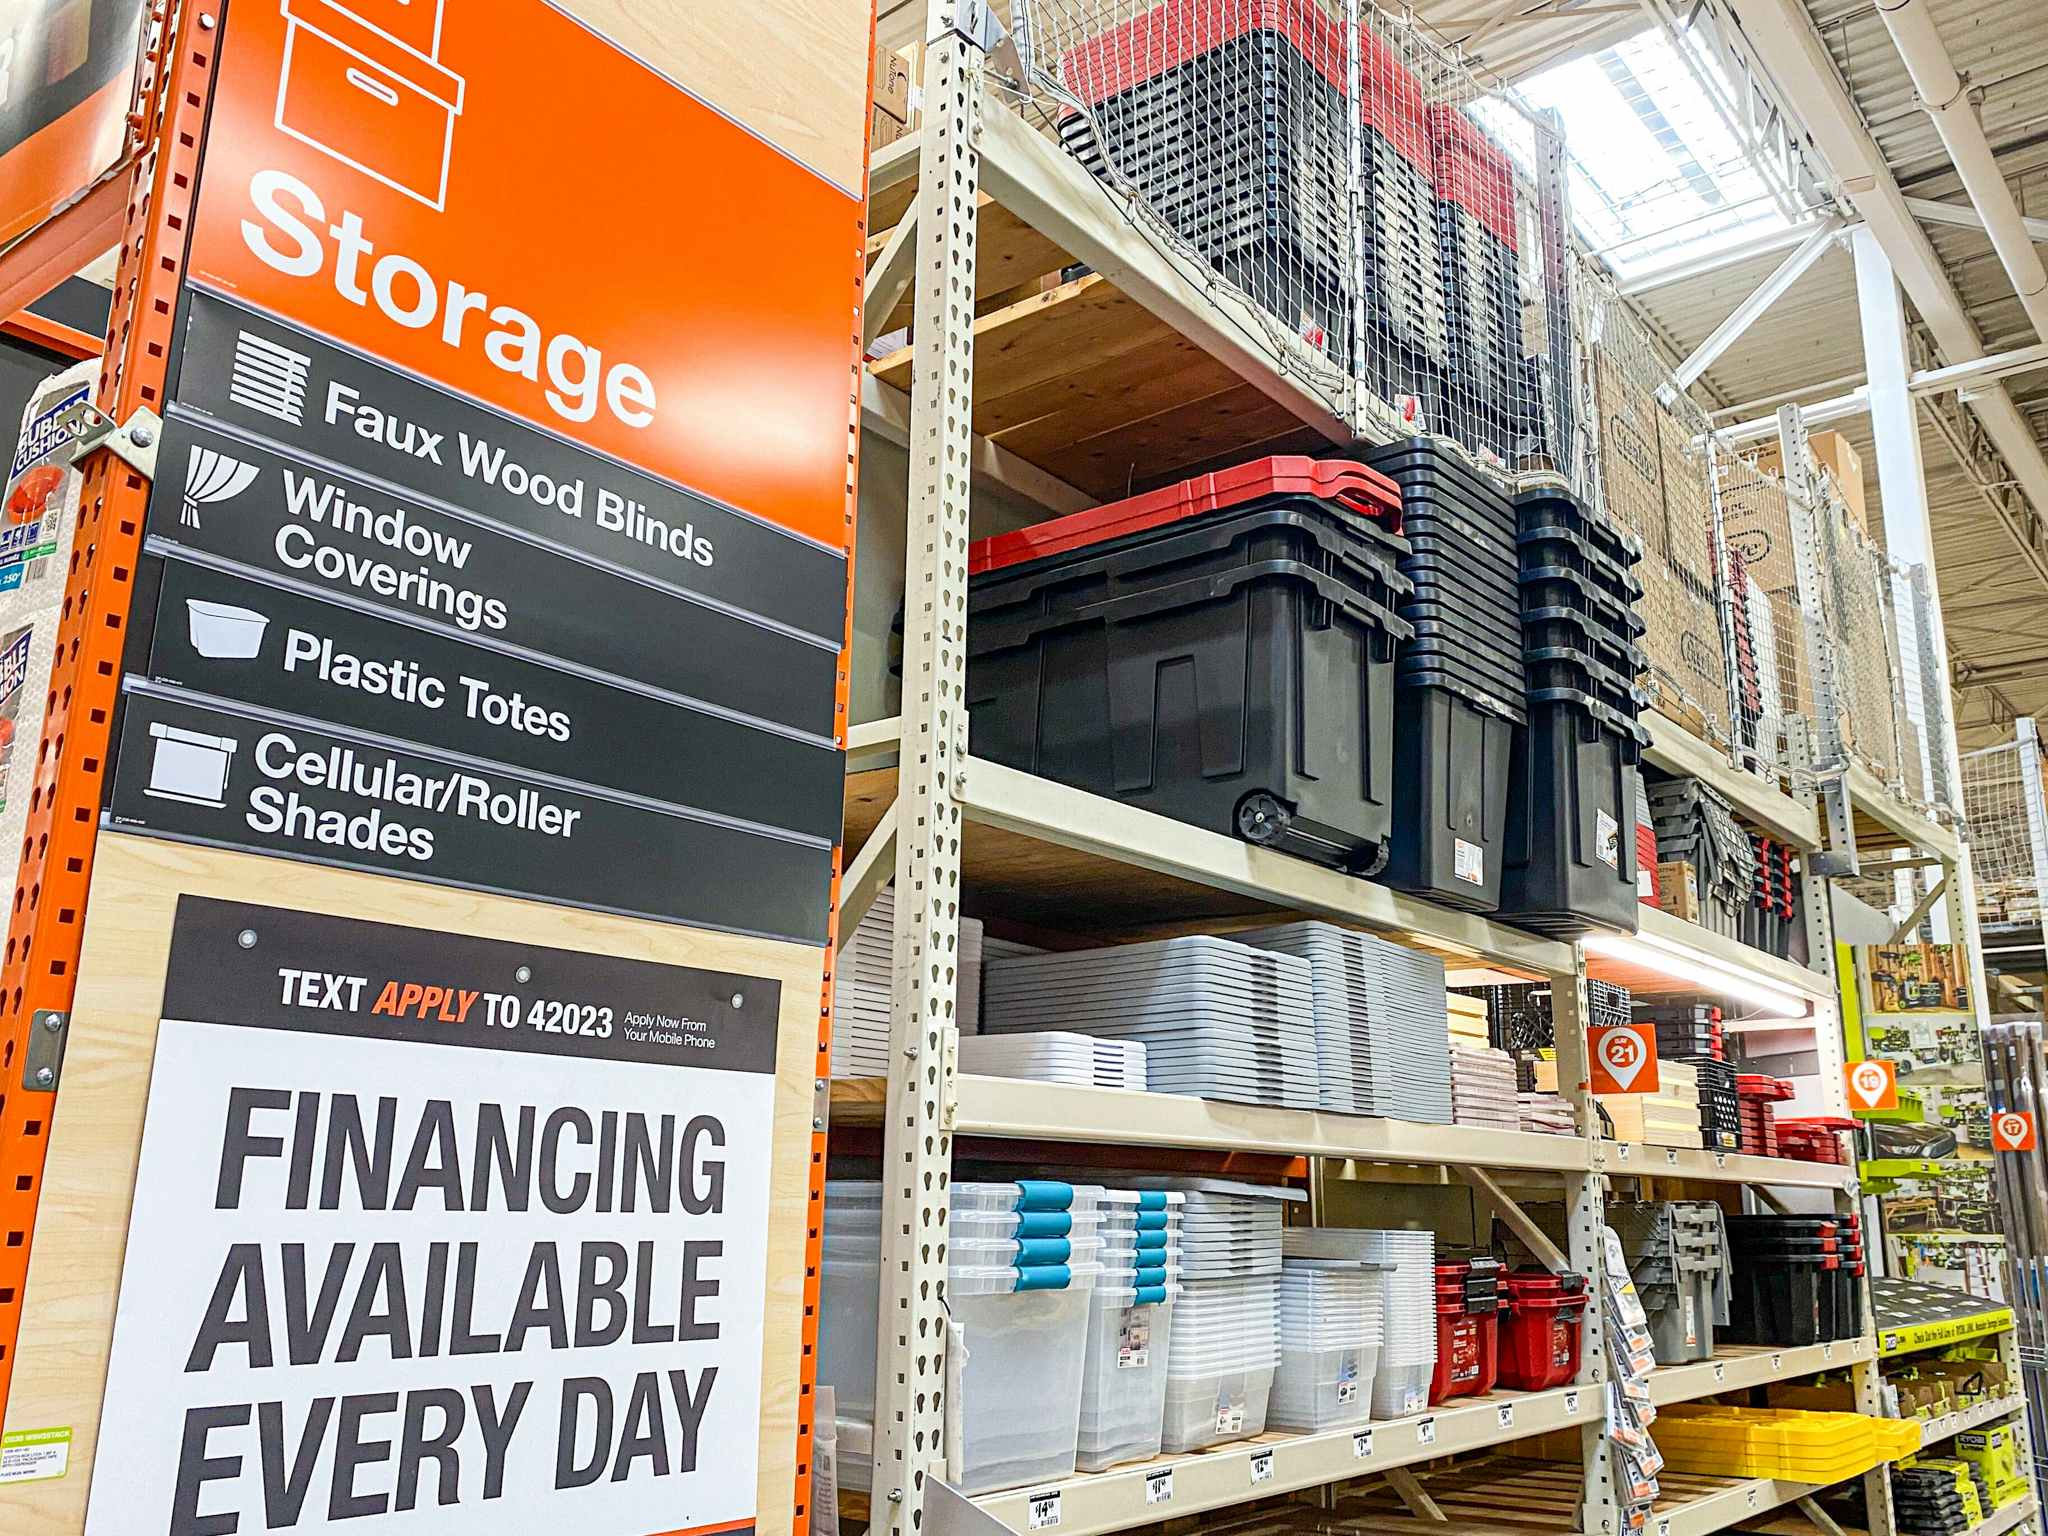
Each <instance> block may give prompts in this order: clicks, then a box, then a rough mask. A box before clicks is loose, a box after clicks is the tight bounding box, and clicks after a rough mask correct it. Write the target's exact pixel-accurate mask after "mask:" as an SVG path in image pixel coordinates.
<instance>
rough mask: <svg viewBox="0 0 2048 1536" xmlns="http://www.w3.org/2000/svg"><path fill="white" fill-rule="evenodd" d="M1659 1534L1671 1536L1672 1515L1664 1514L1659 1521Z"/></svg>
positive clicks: (1658, 1535) (1659, 1535) (1660, 1535)
mask: <svg viewBox="0 0 2048 1536" xmlns="http://www.w3.org/2000/svg"><path fill="white" fill-rule="evenodd" d="M1657 1536H1671V1517H1670V1516H1669V1515H1666V1516H1664V1518H1663V1519H1661V1520H1659V1521H1658V1522H1657Z"/></svg>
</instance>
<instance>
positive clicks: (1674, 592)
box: [1642, 407, 1732, 735]
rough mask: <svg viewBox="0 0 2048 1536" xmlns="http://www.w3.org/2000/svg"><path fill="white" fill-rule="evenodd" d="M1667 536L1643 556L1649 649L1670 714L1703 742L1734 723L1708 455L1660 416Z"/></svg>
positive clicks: (1679, 425) (1677, 425) (1660, 699)
mask: <svg viewBox="0 0 2048 1536" xmlns="http://www.w3.org/2000/svg"><path fill="white" fill-rule="evenodd" d="M1656 426H1657V449H1658V464H1659V479H1660V481H1661V483H1662V486H1663V492H1664V528H1663V536H1662V538H1661V539H1659V540H1657V541H1654V542H1655V544H1660V545H1661V546H1662V550H1663V555H1662V558H1661V560H1660V559H1659V557H1658V555H1657V553H1656V549H1655V547H1654V545H1653V548H1652V549H1650V550H1648V551H1646V552H1645V554H1644V556H1643V568H1642V576H1643V602H1642V614H1643V623H1644V625H1645V631H1644V634H1643V649H1644V650H1645V651H1647V652H1648V653H1649V657H1650V671H1651V675H1652V679H1653V681H1654V683H1655V684H1656V688H1655V691H1656V693H1657V694H1658V702H1659V705H1660V707H1661V708H1662V709H1663V711H1664V713H1665V714H1667V715H1669V716H1671V717H1672V718H1673V719H1676V720H1678V721H1679V722H1680V723H1681V724H1683V725H1685V726H1686V727H1687V728H1689V729H1691V730H1693V731H1695V732H1697V733H1699V734H1702V735H1705V734H1709V732H1708V729H1707V728H1708V727H1710V726H1711V727H1717V728H1720V729H1723V730H1725V729H1726V728H1727V726H1728V724H1729V721H1730V719H1731V718H1732V711H1731V707H1730V704H1729V699H1728V670H1727V660H1726V657H1725V654H1724V653H1725V651H1726V646H1725V644H1724V643H1723V638H1722V634H1721V611H1720V605H1719V603H1718V602H1717V601H1716V599H1715V595H1714V594H1715V592H1716V591H1717V590H1718V585H1719V584H1718V583H1717V582H1716V581H1715V579H1714V555H1713V521H1714V501H1713V490H1712V487H1711V485H1710V484H1709V481H1708V464H1707V459H1706V455H1705V454H1704V453H1688V452H1687V449H1688V447H1689V444H1690V437H1689V435H1688V433H1687V431H1686V429H1685V427H1684V425H1683V424H1682V423H1681V422H1680V421H1679V419H1678V418H1677V417H1676V416H1674V415H1672V414H1671V413H1670V412H1669V411H1666V410H1664V409H1663V408H1661V407H1659V408H1658V410H1657V412H1656Z"/></svg>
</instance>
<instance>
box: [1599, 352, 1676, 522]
mask: <svg viewBox="0 0 2048 1536" xmlns="http://www.w3.org/2000/svg"><path fill="white" fill-rule="evenodd" d="M1595 357H1596V360H1597V361H1596V364H1595V367H1594V371H1593V381H1594V389H1595V391H1596V395H1597V400H1596V404H1597V407H1598V410H1599V412H1600V480H1601V484H1602V485H1603V486H1604V487H1605V489H1606V493H1607V510H1608V511H1609V512H1611V513H1612V514H1614V516H1616V517H1617V518H1619V519H1620V520H1621V521H1622V523H1623V524H1624V525H1626V526H1627V528H1628V530H1629V531H1630V532H1631V533H1633V534H1634V535H1635V536H1636V537H1637V538H1639V539H1641V540H1642V541H1643V552H1644V553H1643V558H1644V560H1645V562H1652V561H1659V560H1662V559H1663V558H1664V543H1665V516H1664V471H1663V464H1662V456H1661V451H1660V449H1659V447H1658V440H1657V418H1658V417H1659V416H1660V415H1662V414H1663V411H1662V409H1661V408H1660V407H1659V406H1658V404H1657V394H1656V383H1655V381H1654V380H1651V379H1648V378H1636V377H1634V376H1633V375H1632V374H1631V372H1630V370H1629V369H1628V368H1627V366H1626V365H1625V364H1624V362H1623V360H1622V358H1621V356H1620V355H1619V353H1617V352H1616V351H1614V350H1611V349H1609V348H1606V347H1602V348H1600V349H1598V350H1597V351H1596V353H1595Z"/></svg>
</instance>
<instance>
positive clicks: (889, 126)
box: [868, 52, 916, 149]
mask: <svg viewBox="0 0 2048 1536" xmlns="http://www.w3.org/2000/svg"><path fill="white" fill-rule="evenodd" d="M912 74H913V61H912V59H911V58H910V57H908V56H906V55H904V54H901V53H888V52H882V53H877V54H876V55H875V110H874V112H873V113H872V114H871V116H870V119H869V125H868V147H869V148H870V149H882V148H885V147H887V146H888V145H890V144H894V143H895V142H896V141H897V140H898V139H900V138H902V137H903V135H905V134H906V133H908V132H910V130H911V129H912V128H913V127H915V126H916V114H915V112H914V111H913V109H912V107H911V95H912V84H911V79H912Z"/></svg>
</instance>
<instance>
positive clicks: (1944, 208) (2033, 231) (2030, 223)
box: [1906, 197, 2048, 245]
mask: <svg viewBox="0 0 2048 1536" xmlns="http://www.w3.org/2000/svg"><path fill="white" fill-rule="evenodd" d="M1906 210H1907V212H1909V213H1911V214H1912V215H1913V217H1914V218H1916V219H1918V220H1919V221H1920V222H1921V223H1923V224H1946V225H1949V226H1950V227H1952V228H1955V229H1974V230H1976V231H1978V232H1979V233H1980V234H1988V233H1989V231H1988V230H1986V229H1985V228H1984V215H1983V214H1981V213H1979V212H1978V211H1977V210H1976V209H1974V208H1971V207H1967V206H1965V205H1964V204H1962V203H1944V202H1940V201H1937V200H1936V199H1934V198H1931V197H1909V198H1907V199H1906ZM2020 224H2021V226H2022V227H2023V228H2025V230H2026V232H2027V234H2028V235H2029V236H2030V237H2031V238H2032V239H2035V240H2038V241H2040V242H2041V243H2042V244H2044V245H2048V219H2021V220H2020Z"/></svg>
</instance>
